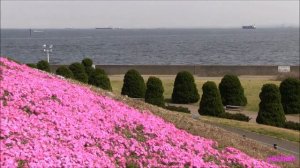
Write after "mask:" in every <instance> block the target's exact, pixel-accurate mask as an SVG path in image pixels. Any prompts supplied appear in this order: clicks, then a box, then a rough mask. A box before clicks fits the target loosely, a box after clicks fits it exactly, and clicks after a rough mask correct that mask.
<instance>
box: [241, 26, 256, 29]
mask: <svg viewBox="0 0 300 168" xmlns="http://www.w3.org/2000/svg"><path fill="white" fill-rule="evenodd" d="M242 29H256V27H255V26H254V25H248V26H242Z"/></svg>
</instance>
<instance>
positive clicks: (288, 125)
mask: <svg viewBox="0 0 300 168" xmlns="http://www.w3.org/2000/svg"><path fill="white" fill-rule="evenodd" d="M284 128H287V129H293V130H298V131H300V123H298V122H292V121H287V122H285V123H284Z"/></svg>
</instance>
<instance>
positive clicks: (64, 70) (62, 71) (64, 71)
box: [56, 66, 74, 78]
mask: <svg viewBox="0 0 300 168" xmlns="http://www.w3.org/2000/svg"><path fill="white" fill-rule="evenodd" d="M56 74H57V75H60V76H63V77H65V78H74V75H73V72H72V71H71V70H70V69H69V68H68V67H66V66H60V67H58V68H57V69H56Z"/></svg>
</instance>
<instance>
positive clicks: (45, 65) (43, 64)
mask: <svg viewBox="0 0 300 168" xmlns="http://www.w3.org/2000/svg"><path fill="white" fill-rule="evenodd" d="M36 67H37V68H38V69H40V70H42V71H46V72H51V70H50V65H49V63H48V62H47V61H45V60H41V61H39V62H38V63H37V64H36Z"/></svg>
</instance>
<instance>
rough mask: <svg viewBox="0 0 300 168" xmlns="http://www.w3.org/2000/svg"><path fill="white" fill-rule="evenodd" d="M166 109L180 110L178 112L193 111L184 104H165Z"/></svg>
mask: <svg viewBox="0 0 300 168" xmlns="http://www.w3.org/2000/svg"><path fill="white" fill-rule="evenodd" d="M164 108H165V109H167V110H170V111H178V112H183V113H191V111H190V110H189V109H188V108H186V107H182V106H170V105H169V106H165V107H164Z"/></svg>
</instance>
